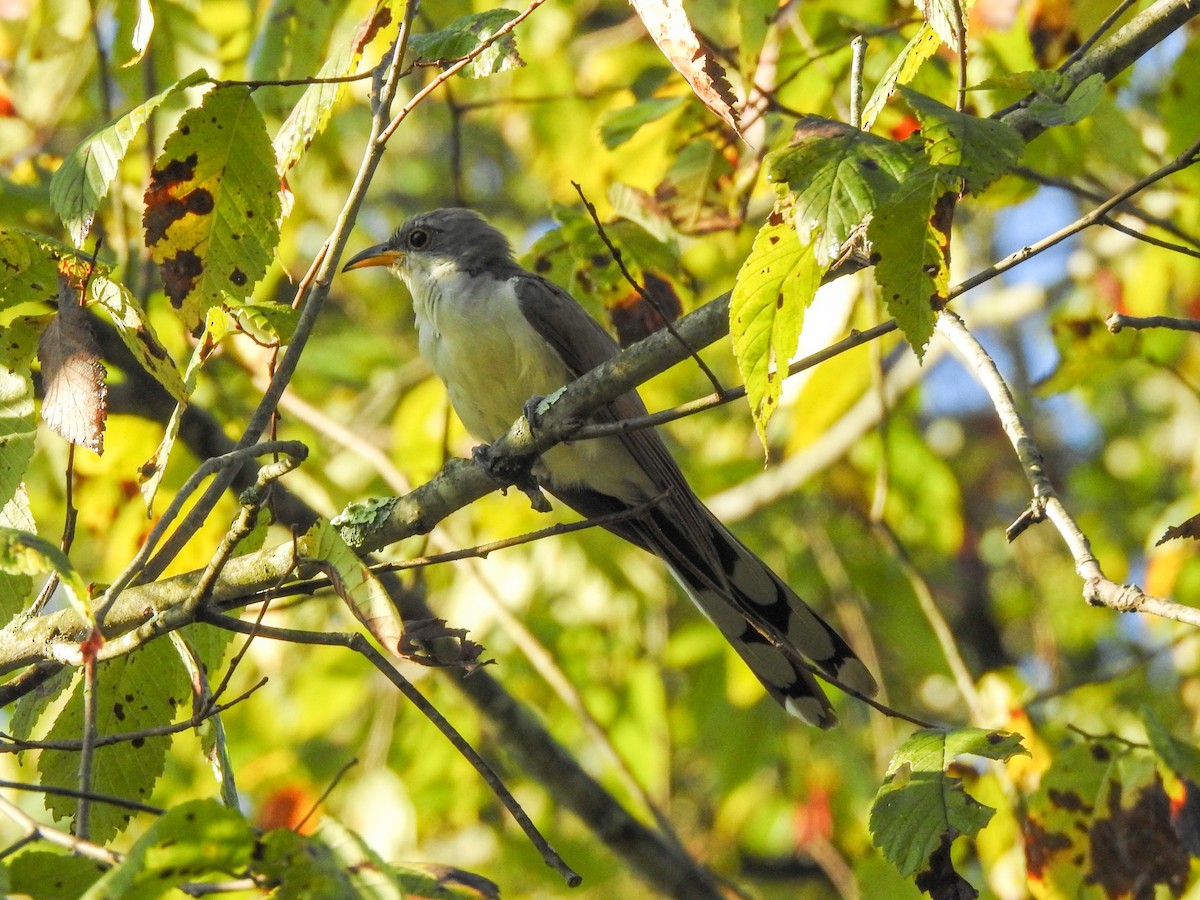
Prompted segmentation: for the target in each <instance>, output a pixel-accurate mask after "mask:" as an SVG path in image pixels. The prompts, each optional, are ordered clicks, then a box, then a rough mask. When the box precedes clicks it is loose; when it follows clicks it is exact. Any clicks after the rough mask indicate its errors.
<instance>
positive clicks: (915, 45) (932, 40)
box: [862, 22, 942, 131]
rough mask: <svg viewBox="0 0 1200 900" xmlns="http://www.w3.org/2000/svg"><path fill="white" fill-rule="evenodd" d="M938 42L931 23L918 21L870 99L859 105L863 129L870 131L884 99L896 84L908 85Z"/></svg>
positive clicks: (937, 45)
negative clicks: (861, 109)
mask: <svg viewBox="0 0 1200 900" xmlns="http://www.w3.org/2000/svg"><path fill="white" fill-rule="evenodd" d="M941 45H942V39H941V38H940V37H938V34H937V32H936V31H934V30H933V26H931V25H930V24H929V23H928V22H924V23H922V24H921V27H920V28H919V29H917V33H916V34H915V35H913V37H912V40H910V41H909V42H908V44H907V45H906V46H905V47H904V49H903V50H901V51H900V55H899V56H897V57H896V58H895V59H894V60H892V64H891V65H890V66H888V70H887V71H886V72H885V73H884V75H883V78H881V79H880V81H879V84H877V85H875V90H874V91H872V92H871V96H870V98H869V99H868V100H867V103H866V105H865V106H864V107H863V115H862V129H863V131H870V130H871V127H872V126H873V125H874V124H875V119H876V118H877V117H878V116H879V113H880V112H882V111H883V107H884V105H885V104H886V103H887V101H888V98H889V97H890V96H892V92H893V91H895V90H896V85H899V84H908V83H909V82H910V81H912V80H913V79H914V78H916V76H917V72H919V71H920V69H921V66H923V65H924V64H925V63H926V61H928V60H929V59H930V58H931V57H932V56H933V54H935V53H937V51H938V47H940V46H941Z"/></svg>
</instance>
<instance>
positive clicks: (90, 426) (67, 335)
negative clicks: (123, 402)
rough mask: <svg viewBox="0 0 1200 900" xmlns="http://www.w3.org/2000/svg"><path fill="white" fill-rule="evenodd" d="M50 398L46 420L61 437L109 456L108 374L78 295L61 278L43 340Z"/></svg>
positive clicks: (40, 353) (44, 403) (45, 403)
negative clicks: (106, 443)
mask: <svg viewBox="0 0 1200 900" xmlns="http://www.w3.org/2000/svg"><path fill="white" fill-rule="evenodd" d="M38 359H39V360H40V362H41V364H42V381H43V384H44V385H45V395H44V397H43V399H42V418H43V419H45V420H46V424H47V425H49V426H50V427H51V428H52V429H53V430H54V431H55V432H56V433H57V434H58V435H59V436H61V437H62V438H63V439H64V440H67V441H70V442H71V443H72V444H78V445H79V446H81V447H87V448H88V449H89V450H91V451H92V452H93V453H96V454H101V453H103V452H104V425H105V421H106V419H107V417H108V408H107V398H108V385H107V384H106V383H105V378H106V377H107V376H108V372H107V371H106V370H105V368H104V365H103V364H102V363H101V362H100V351H99V347H98V346H97V344H96V336H95V334H93V332H92V327H91V324H90V323H89V322H88V319H87V313H85V312H84V311H83V308H82V307H81V306H80V305H79V299H78V297H77V295H76V291H75V289H74V288H73V287H71V285H70V283H69V282H68V280H67V279H66V278H65V277H63V276H60V277H59V291H58V313H57V314H56V315H55V316H54V318H53V319H51V321H50V324H49V325H48V326H47V327H46V330H45V331H43V332H42V336H41V339H40V340H39V341H38Z"/></svg>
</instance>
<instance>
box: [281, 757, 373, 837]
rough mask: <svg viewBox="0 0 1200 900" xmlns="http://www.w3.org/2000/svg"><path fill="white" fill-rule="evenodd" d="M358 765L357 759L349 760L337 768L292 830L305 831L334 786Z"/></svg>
mask: <svg viewBox="0 0 1200 900" xmlns="http://www.w3.org/2000/svg"><path fill="white" fill-rule="evenodd" d="M357 765H358V760H357V759H351V760H348V761H347V762H346V763H345V765H343V766H342V767H341V768H340V769H338V770H337V772H336V773H334V776H333V778H331V779H329V784H327V785H326V786H325V790H323V791H321V796H320V797H318V798H317V799H316V800H314V801H313V804H312V806H310V807H309V808H308V812H306V813H305V814H304V815H303V816H301V817H300V821H299V822H297V823H296V824H295V825H294V826H293V827H292V831H295V832H297V833H299V832H302V831H303V829H304V826H305V824H307V822H308V820H309V819H311V818H312V817H313V816H315V815H316V814H317V810H318V809H320V808H321V804H322V803H324V802H325V801H326V800H328V799H329V795H330V794H332V793H333V790H334V788H336V787H337V786H338V784H340V783H341V780H342V779H343V778H345V777H346V773H347V772H349V771H350V770H351V769H353V768H354V767H355V766H357Z"/></svg>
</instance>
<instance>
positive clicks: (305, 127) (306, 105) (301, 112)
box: [274, 0, 392, 174]
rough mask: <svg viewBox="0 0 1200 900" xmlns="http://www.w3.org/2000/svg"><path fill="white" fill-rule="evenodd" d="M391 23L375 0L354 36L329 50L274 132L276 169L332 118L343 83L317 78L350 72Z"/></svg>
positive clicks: (384, 2) (387, 8)
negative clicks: (318, 69)
mask: <svg viewBox="0 0 1200 900" xmlns="http://www.w3.org/2000/svg"><path fill="white" fill-rule="evenodd" d="M391 22H392V8H391V4H390V3H389V2H388V0H377V2H376V4H375V9H374V10H372V12H371V14H370V15H369V16H367V17H366V18H365V19H363V20H362V21H361V22H359V23H358V27H357V28H356V29H355V31H354V35H353V36H352V37H351V38H350V39H349V40H345V41H342V42H339V43H337V44H335V45H334V50H333V52H332V53H331V54H330V55H329V57H328V58H327V59H326V60H325V62H324V63H323V64H322V65H321V68H320V71H318V72H317V79H318V81H317V82H315V83H313V84H310V85H309V86H308V87H307V88H305V90H304V94H303V95H302V96H301V97H300V101H299V102H298V103H297V104H296V105H295V106H294V107H293V108H292V111H291V114H290V115H288V117H287V121H285V122H284V123H283V127H281V128H280V129H279V132H278V133H277V134H276V135H275V143H274V146H275V156H276V158H277V159H278V161H279V163H278V165H279V172H280V174H283V173H285V172H287V170H288V169H290V168H291V167H292V166H294V165H295V164H296V163H297V162H298V161H299V160H300V157H301V156H302V155H303V154H304V151H305V150H306V149H308V146H309V145H310V144H311V143H312V142H313V139H314V138H316V136H317V135H318V134H320V133H321V132H322V131H324V130H325V126H326V125H328V124H329V120H330V119H331V118H332V117H333V107H334V105H335V104H336V103H337V101H338V100H339V99H340V98H341V96H342V94H343V93H345V91H346V85H345V83H344V82H340V81H335V82H329V81H325V82H322V81H321V80H320V79H331V78H342V77H343V76H346V75H350V74H353V72H354V70H355V69H356V68H357V67H358V61H359V60H360V59H362V54H363V50H365V49H366V47H367V46H368V45H369V44H370V43H371V41H372V40H373V39H374V38H375V36H376V35H378V34H379V33H380V32H384V31H386V30H387V28H388V26H389V25H391Z"/></svg>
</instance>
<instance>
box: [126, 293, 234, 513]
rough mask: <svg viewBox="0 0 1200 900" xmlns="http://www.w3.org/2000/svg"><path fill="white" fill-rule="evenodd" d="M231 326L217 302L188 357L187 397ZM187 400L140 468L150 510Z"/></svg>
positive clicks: (185, 396) (186, 375)
mask: <svg viewBox="0 0 1200 900" xmlns="http://www.w3.org/2000/svg"><path fill="white" fill-rule="evenodd" d="M231 330H232V322H231V320H230V314H229V313H227V312H226V311H225V310H224V309H222V308H221V307H216V306H214V307H212V308H210V309H209V310H208V313H207V315H206V316H205V321H204V331H203V332H202V333H201V335H200V340H199V341H198V342H197V343H196V347H195V349H194V350H193V351H192V358H191V359H190V360H188V366H187V371H186V372H184V375H183V396H184V398H185V400H186V398H187V397H190V396H191V395H192V392H193V391H194V390H195V389H196V381H197V379H198V378H199V377H200V370H201V369H202V368H204V364H205V363H206V362H208V359H209V357H211V356H212V355H213V353H215V352H216V350H217V347H218V346H220V343H221V341H223V340H224V339H225V336H226V335H228V334H229V332H230V331H231ZM184 402H185V401H180V402H179V403H177V404H176V405H175V409H173V410H172V411H171V417H170V418H169V419H168V420H167V425H166V428H165V429H164V430H163V437H162V440H161V441H160V442H159V445H158V449H156V450H155V451H154V455H153V456H152V457H150V459H148V460H146V462H145V463H143V464H142V467H141V469H139V470H138V481H139V482H140V484H141V492H142V498H143V499H144V500H145V501H146V509H147V510H149V509H152V508H153V506H154V496H155V494H157V493H158V486H159V484H161V483H162V479H163V476H164V475H165V474H166V472H167V460H168V459H169V458H170V456H171V450H172V449H173V448H174V447H175V439H176V438H177V437H178V436H179V426H180V424H181V423H182V421H183V408H184Z"/></svg>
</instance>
